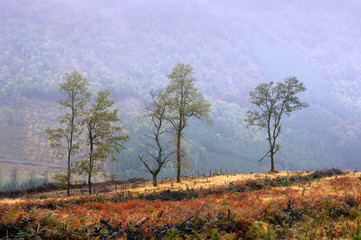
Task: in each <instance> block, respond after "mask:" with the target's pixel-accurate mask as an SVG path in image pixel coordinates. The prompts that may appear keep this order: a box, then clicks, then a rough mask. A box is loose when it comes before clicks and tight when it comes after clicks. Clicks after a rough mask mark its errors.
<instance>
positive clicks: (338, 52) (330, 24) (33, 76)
mask: <svg viewBox="0 0 361 240" xmlns="http://www.w3.org/2000/svg"><path fill="white" fill-rule="evenodd" d="M360 12H361V3H360V2H359V1H357V0H354V1H351V0H350V1H337V0H327V1H326V0H324V1H307V2H305V1H301V0H300V1H292V2H290V1H288V2H285V1H282V0H271V1H267V3H259V2H255V1H235V0H234V1H233V0H225V1H215V0H165V1H164V0H154V1H147V0H124V1H115V0H105V1H101V2H100V1H83V0H78V1H70V0H69V1H60V0H52V1H48V0H33V1H26V0H3V1H1V3H0V36H1V37H0V52H1V53H2V54H1V55H0V100H1V104H0V132H1V135H0V158H7V159H18V160H24V159H26V160H31V161H41V162H56V163H57V164H61V163H62V160H61V159H55V158H54V157H53V156H52V155H51V154H50V149H49V146H48V142H47V140H46V137H45V135H44V133H43V130H44V129H45V128H46V127H48V126H50V125H51V124H54V122H55V121H56V116H57V111H58V110H57V105H56V103H55V101H56V100H58V99H59V97H60V96H59V94H58V84H59V82H60V81H61V80H62V77H63V76H64V73H65V72H70V71H73V70H74V69H76V70H78V71H79V72H81V73H82V74H83V75H84V76H85V77H87V78H88V80H89V81H90V82H91V88H92V90H93V91H95V90H96V89H98V88H108V89H111V90H112V91H113V97H115V98H116V99H117V100H118V102H119V104H118V107H119V109H120V112H121V119H122V123H123V125H124V126H125V128H126V129H127V131H128V132H129V134H130V135H131V141H130V142H129V143H128V150H127V151H124V152H123V153H122V154H121V155H120V156H118V158H119V163H118V164H116V165H115V166H113V168H114V169H115V171H116V172H117V173H118V174H119V176H120V177H122V178H126V177H133V176H137V175H139V174H140V173H141V174H143V175H144V173H142V171H141V165H140V163H139V161H138V160H137V157H136V156H137V152H138V150H139V149H138V148H137V144H138V143H139V139H140V137H141V136H142V135H143V133H145V132H146V130H147V127H148V123H147V122H146V121H145V120H144V119H143V118H142V117H141V115H142V113H141V107H140V105H141V103H142V102H144V101H146V100H147V99H148V96H147V94H148V93H149V91H150V90H151V89H156V88H161V87H164V86H165V84H166V74H167V73H169V72H170V71H171V70H172V68H173V66H174V65H175V64H176V63H178V62H184V63H189V64H191V65H192V66H193V67H194V69H195V72H196V78H197V80H198V83H197V87H198V89H199V90H200V91H201V92H202V93H204V94H205V95H206V96H207V98H208V100H209V101H210V102H211V103H212V105H213V113H212V115H213V116H212V118H213V120H214V125H213V127H208V126H206V125H204V124H202V123H200V122H198V121H193V122H191V126H190V128H189V129H188V130H187V133H186V134H187V142H186V143H185V146H186V147H187V151H188V153H189V159H190V166H191V167H192V168H193V169H194V170H195V171H198V170H201V171H204V170H208V169H215V168H223V169H226V168H228V169H230V168H233V169H237V170H238V171H245V172H248V171H262V170H265V169H267V168H268V165H269V163H268V161H266V160H265V161H264V162H262V163H261V164H258V163H257V160H258V159H259V158H260V157H262V156H263V155H264V153H265V151H266V145H265V135H264V133H263V132H262V131H259V130H257V129H254V128H249V129H247V128H246V126H245V125H246V124H245V122H244V118H245V117H246V112H247V109H248V108H249V107H250V106H249V103H248V101H247V100H248V93H249V91H250V90H252V89H254V87H256V86H257V85H258V84H259V83H262V82H269V81H281V80H282V79H284V78H286V77H288V76H296V77H297V78H298V79H299V80H301V81H303V82H304V83H305V85H306V87H307V88H308V90H307V92H306V93H305V94H304V95H303V96H302V98H303V99H304V100H306V101H307V102H308V103H309V104H310V106H311V107H310V108H308V109H306V110H302V111H300V112H297V113H295V114H292V115H291V117H289V118H288V119H287V120H286V119H285V125H284V128H283V130H282V131H283V135H282V137H281V139H280V140H281V142H280V144H281V145H282V146H283V150H282V152H281V153H279V154H278V155H277V156H276V168H279V169H286V170H288V169H289V170H297V169H317V168H322V167H332V166H337V167H340V168H349V169H354V168H355V166H357V165H358V166H359V168H360V167H361V165H359V156H360V154H361V150H360V149H361V148H360V147H359V146H360V145H361V141H360V140H361V139H360V137H361V116H360V113H361V111H360V110H361V94H360V92H361V64H360V62H361V28H360V26H361V18H360V17H359V16H360V15H359V13H360ZM170 138H171V136H170ZM0 171H1V170H0ZM1 174H2V175H4V173H1ZM172 174H173V170H172V169H171V166H169V168H168V169H166V171H164V175H167V176H170V175H172Z"/></svg>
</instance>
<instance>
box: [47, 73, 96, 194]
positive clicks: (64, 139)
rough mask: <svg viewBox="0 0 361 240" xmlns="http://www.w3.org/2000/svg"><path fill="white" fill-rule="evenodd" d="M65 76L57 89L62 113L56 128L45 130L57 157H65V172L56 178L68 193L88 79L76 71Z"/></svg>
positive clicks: (79, 134) (80, 131) (80, 130)
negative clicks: (61, 96)
mask: <svg viewBox="0 0 361 240" xmlns="http://www.w3.org/2000/svg"><path fill="white" fill-rule="evenodd" d="M65 76H66V78H65V81H64V82H63V83H61V84H60V85H59V91H60V93H61V94H63V95H64V97H65V99H64V100H60V101H58V103H59V104H60V109H61V110H62V112H63V114H62V115H61V116H60V117H59V125H60V126H59V127H58V128H53V129H52V128H48V129H46V130H45V132H46V133H47V138H48V139H49V140H50V146H51V147H52V148H53V149H54V150H55V154H56V156H57V157H64V156H66V158H67V172H66V174H61V173H59V174H57V175H56V178H57V180H58V181H60V182H61V183H63V184H65V185H66V187H67V194H68V196H69V195H70V183H71V175H72V173H73V169H72V158H73V157H74V156H75V155H76V154H77V153H78V152H79V149H80V145H79V142H80V141H79V140H80V137H81V134H82V130H83V127H82V123H81V120H82V117H83V113H84V107H85V105H86V104H87V102H88V101H89V96H90V93H89V92H88V85H89V83H88V81H87V79H86V78H83V76H82V75H81V74H79V73H78V72H77V71H73V72H71V73H66V74H65Z"/></svg>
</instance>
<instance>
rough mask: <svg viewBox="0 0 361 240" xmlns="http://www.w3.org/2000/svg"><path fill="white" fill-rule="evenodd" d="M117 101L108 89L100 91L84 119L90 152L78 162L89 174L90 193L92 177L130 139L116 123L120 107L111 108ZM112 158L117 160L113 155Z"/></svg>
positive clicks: (83, 170) (79, 167) (79, 166)
mask: <svg viewBox="0 0 361 240" xmlns="http://www.w3.org/2000/svg"><path fill="white" fill-rule="evenodd" d="M115 102H116V101H115V100H113V99H111V98H110V92H109V91H108V90H104V91H101V90H100V91H98V93H97V97H96V99H95V101H94V103H93V104H92V107H91V108H90V109H89V110H88V111H87V114H86V116H85V118H84V120H83V122H84V125H85V126H86V129H87V146H88V153H87V157H86V158H85V159H83V160H81V161H78V162H77V164H78V166H77V168H78V171H80V172H81V173H86V174H87V175H88V187H89V194H91V193H92V191H91V188H92V177H93V176H95V175H96V174H97V173H98V172H99V171H100V170H101V169H102V168H103V167H104V164H105V163H106V160H107V158H108V157H109V156H110V155H111V154H113V153H114V152H117V153H119V152H120V150H122V149H124V145H123V144H124V142H125V141H127V140H128V139H129V136H128V135H121V132H122V131H123V128H122V127H119V126H117V125H115V124H117V123H118V122H119V117H118V109H114V110H112V109H111V108H112V107H113V105H114V104H115ZM112 159H113V160H115V158H114V157H113V156H112Z"/></svg>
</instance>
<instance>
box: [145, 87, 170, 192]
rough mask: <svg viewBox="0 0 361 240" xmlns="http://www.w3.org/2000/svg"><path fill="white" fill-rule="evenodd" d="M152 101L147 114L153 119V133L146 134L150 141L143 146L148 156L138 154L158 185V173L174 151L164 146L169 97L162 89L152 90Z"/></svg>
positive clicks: (154, 182) (147, 107)
mask: <svg viewBox="0 0 361 240" xmlns="http://www.w3.org/2000/svg"><path fill="white" fill-rule="evenodd" d="M150 95H151V97H152V102H151V104H150V105H149V106H146V112H147V113H146V114H147V116H148V117H150V118H151V120H152V128H153V131H152V134H151V135H148V134H145V137H146V138H148V139H149V141H144V144H143V146H141V148H142V149H143V150H144V151H145V153H146V154H147V156H146V157H144V156H142V155H140V154H139V155H138V158H139V160H140V161H141V162H142V163H143V164H144V166H145V167H146V169H147V170H148V171H149V172H150V173H151V174H152V176H153V186H154V187H155V186H157V175H158V173H159V172H160V171H161V170H162V168H163V166H164V165H165V164H166V163H167V162H168V160H169V157H170V156H171V155H172V154H173V152H171V151H169V150H168V149H166V148H165V147H164V146H163V143H164V134H165V133H166V132H167V129H166V123H167V121H166V114H167V110H168V105H167V99H166V96H165V95H164V93H163V92H161V91H151V92H150Z"/></svg>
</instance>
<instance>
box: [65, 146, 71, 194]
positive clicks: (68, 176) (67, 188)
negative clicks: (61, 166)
mask: <svg viewBox="0 0 361 240" xmlns="http://www.w3.org/2000/svg"><path fill="white" fill-rule="evenodd" d="M70 153H71V150H69V152H68V172H67V177H66V192H67V194H68V196H70V177H71V165H70Z"/></svg>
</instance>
